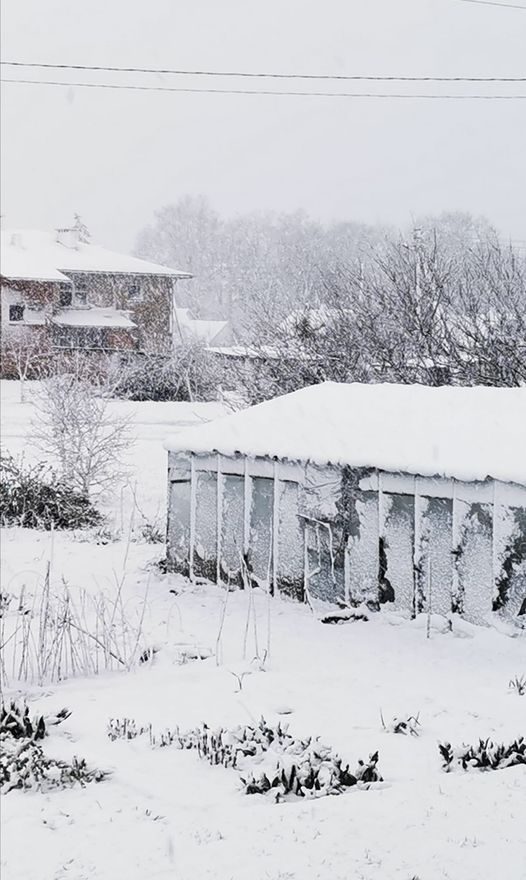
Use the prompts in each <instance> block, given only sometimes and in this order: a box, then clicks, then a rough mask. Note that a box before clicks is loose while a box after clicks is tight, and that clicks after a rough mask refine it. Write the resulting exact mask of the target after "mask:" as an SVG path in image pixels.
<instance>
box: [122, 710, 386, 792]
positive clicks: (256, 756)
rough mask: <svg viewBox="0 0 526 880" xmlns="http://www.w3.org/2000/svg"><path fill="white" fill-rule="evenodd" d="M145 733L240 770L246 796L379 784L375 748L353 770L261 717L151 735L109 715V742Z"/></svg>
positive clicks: (157, 742)
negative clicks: (254, 720)
mask: <svg viewBox="0 0 526 880" xmlns="http://www.w3.org/2000/svg"><path fill="white" fill-rule="evenodd" d="M145 735H147V736H148V737H149V742H150V745H152V746H154V747H164V746H170V745H173V746H175V748H179V749H192V750H195V751H197V753H198V755H199V757H200V758H203V759H204V760H206V761H208V762H209V763H210V764H212V765H218V764H221V765H222V766H223V767H230V768H232V769H236V770H238V772H239V774H240V779H241V782H242V785H243V789H244V791H245V793H246V794H266V793H267V792H271V794H272V796H273V797H274V798H275V799H276V801H279V800H280V799H283V798H284V797H286V796H288V795H290V796H294V797H323V796H324V795H327V794H339V793H341V792H342V791H344V790H345V789H346V788H348V787H350V786H354V785H357V786H359V787H362V788H368V787H369V786H370V785H371V784H372V783H375V782H381V781H382V777H381V776H380V773H379V771H378V767H377V764H378V752H375V753H374V754H372V755H371V756H370V758H369V760H368V761H366V762H364V761H358V764H357V767H356V769H355V770H354V771H353V772H351V771H350V769H349V764H346V765H344V764H343V762H342V759H341V758H340V757H339V756H338V755H337V754H335V753H334V752H333V750H332V748H331V747H330V746H326V745H323V744H322V743H321V742H320V740H319V739H317V738H313V737H307V738H306V739H304V740H302V739H298V738H295V737H293V736H292V735H291V734H290V733H289V726H288V724H286V723H284V722H281V721H279V722H278V723H277V724H275V725H272V724H267V722H266V721H265V719H264V718H261V720H260V722H259V724H258V725H257V726H252V725H240V726H238V727H235V728H232V729H230V730H227V729H225V728H217V729H214V728H211V727H209V726H208V725H207V724H202V725H201V726H200V727H198V728H195V729H194V730H190V731H186V732H183V731H181V730H180V729H179V728H178V727H176V728H173V729H167V730H165V731H162V732H160V733H154V732H153V730H152V725H151V724H148V725H145V726H140V725H137V724H136V722H135V721H134V720H133V719H130V718H124V719H110V722H109V724H108V736H109V738H110V739H111V740H116V739H135V738H136V737H138V736H145Z"/></svg>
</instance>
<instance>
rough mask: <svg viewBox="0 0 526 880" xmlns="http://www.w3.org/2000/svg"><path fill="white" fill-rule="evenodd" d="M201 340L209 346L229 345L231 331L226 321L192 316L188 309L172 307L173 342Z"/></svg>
mask: <svg viewBox="0 0 526 880" xmlns="http://www.w3.org/2000/svg"><path fill="white" fill-rule="evenodd" d="M192 341H197V342H202V343H203V344H204V345H205V346H206V347H207V348H208V347H210V346H223V345H230V343H231V342H232V331H231V328H230V325H229V323H228V321H210V320H204V319H202V318H194V316H193V314H192V312H191V310H190V309H181V308H175V309H174V342H175V344H177V343H178V342H192Z"/></svg>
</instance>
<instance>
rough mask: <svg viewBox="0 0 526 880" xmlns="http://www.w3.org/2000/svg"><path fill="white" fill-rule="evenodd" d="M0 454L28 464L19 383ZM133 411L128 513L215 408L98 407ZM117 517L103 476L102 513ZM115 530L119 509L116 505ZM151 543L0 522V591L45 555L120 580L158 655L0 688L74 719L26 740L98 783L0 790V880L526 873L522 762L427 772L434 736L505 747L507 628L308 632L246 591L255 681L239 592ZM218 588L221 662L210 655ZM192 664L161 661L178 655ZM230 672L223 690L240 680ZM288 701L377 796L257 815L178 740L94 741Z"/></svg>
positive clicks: (150, 504)
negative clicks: (360, 766) (75, 762)
mask: <svg viewBox="0 0 526 880" xmlns="http://www.w3.org/2000/svg"><path fill="white" fill-rule="evenodd" d="M1 391H2V418H3V444H4V445H5V446H6V447H7V448H8V449H9V450H10V451H12V452H14V453H19V452H20V451H22V450H24V451H25V454H26V455H28V454H29V450H30V446H29V445H28V442H27V441H28V435H29V433H30V430H31V428H30V420H31V414H32V404H31V402H30V401H31V393H32V385H31V383H28V401H29V402H28V403H23V404H22V403H19V402H18V399H17V398H18V383H16V382H2V383H1ZM112 406H114V408H115V412H118V413H119V414H124V413H127V414H129V415H130V417H131V418H132V422H133V431H134V434H135V438H136V439H135V443H134V446H133V449H132V450H131V453H130V461H131V466H132V468H133V476H132V480H133V481H135V483H136V489H137V495H138V499H139V504H140V506H141V509H143V508H144V509H145V510H146V512H147V515H148V516H151V515H153V514H154V513H155V511H156V510H157V511H159V510H160V511H161V515H162V516H164V506H165V491H166V490H165V483H166V461H165V454H164V453H163V450H162V440H163V437H164V435H165V434H166V431H167V430H168V427H169V426H172V429H173V427H174V426H175V425H178V426H179V428H181V429H182V428H183V427H184V423H186V424H188V423H190V422H195V421H202V420H203V419H206V418H211V417H213V416H217V415H218V413H219V412H220V411H221V407H220V406H219V405H216V404H177V403H130V402H126V401H114V402H113V403H112ZM108 513H109V515H111V514H113V517H114V521H115V522H116V523H118V522H119V521H120V519H121V497H120V488H119V487H116V489H115V493H114V496H113V498H112V499H111V500H110V507H109V508H108ZM124 519H125V522H126V520H127V517H126V516H125V517H124ZM163 553H164V547H163V546H162V545H157V546H155V545H151V544H146V543H144V542H141V541H138V540H132V541H131V542H129V541H128V533H127V527H126V525H125V528H124V530H123V534H122V536H121V539H119V540H116V541H110V542H109V543H107V544H101V543H96V541H95V536H94V535H92V534H90V533H89V532H88V533H78V534H73V535H70V534H65V533H56V534H55V535H54V536H53V535H51V534H49V533H44V532H36V531H31V530H22V529H16V528H11V529H4V530H3V532H2V560H1V565H2V568H1V571H0V575H1V579H2V588H3V590H4V591H9V592H11V593H15V594H19V593H20V591H21V590H22V587H23V586H24V587H25V593H26V599H27V597H28V595H30V594H31V593H33V592H38V591H39V590H40V588H41V584H42V582H43V578H44V575H45V572H46V569H47V564H48V562H50V563H51V591H52V592H53V591H54V590H57V591H58V590H60V589H61V585H62V578H64V579H65V580H66V582H67V583H68V584H69V585H70V588H71V589H72V590H76V589H80V588H82V589H84V590H86V591H88V592H89V593H92V594H98V593H99V592H100V591H103V592H105V593H107V594H108V595H111V596H114V595H115V589H116V583H121V582H122V585H123V586H122V605H123V607H124V608H125V609H126V614H127V615H128V616H130V617H131V616H133V615H134V614H135V613H137V612H140V610H141V608H142V607H143V604H144V602H145V599H146V597H147V604H146V614H145V617H144V628H145V643H146V644H147V645H150V646H155V647H156V648H157V649H158V652H157V653H156V654H155V655H154V658H153V661H152V662H151V663H148V664H145V665H141V666H139V667H138V669H136V670H134V671H132V672H129V673H127V672H116V673H107V674H103V675H99V676H97V677H89V678H88V677H82V678H80V677H79V678H72V679H67V680H65V681H62V682H60V683H48V684H45V685H44V686H43V687H38V686H36V685H29V686H28V685H22V684H21V685H18V686H17V685H16V683H15V684H12V685H11V689H6V690H5V692H4V697H5V698H7V699H10V698H11V696H14V695H15V693H25V694H27V695H28V697H29V699H30V703H31V707H32V709H34V711H37V709H38V711H43V712H44V713H46V714H47V713H54V712H56V711H57V710H59V709H60V708H62V707H63V706H67V707H69V709H70V710H71V711H72V715H71V717H70V718H68V719H67V721H65V722H64V723H63V724H61V725H59V726H57V727H53V728H52V729H51V732H50V736H49V737H48V738H47V739H46V740H44V742H43V746H44V749H45V751H47V752H48V753H49V754H52V755H55V756H57V757H60V758H62V759H68V758H71V757H72V756H73V755H78V756H81V757H84V758H86V760H87V761H88V763H89V764H90V765H92V766H98V767H101V768H104V769H108V770H110V771H111V772H112V775H111V777H110V778H109V779H108V780H106V781H104V782H101V783H99V784H97V785H95V784H92V785H88V786H87V787H86V788H85V789H80V788H78V787H76V788H73V789H71V790H65V791H57V792H51V793H49V794H39V793H38V792H30V793H21V792H16V791H15V792H12V793H10V794H9V795H6V796H5V797H3V798H2V816H1V818H2V844H3V846H2V852H1V874H2V880H41V878H46V880H47V878H49V880H68V878H74V880H88V878H89V880H116V878H119V880H120V878H124V877H125V878H127V880H144V878H148V880H169V878H170V880H175V878H177V880H247V878H249V877H250V880H327V878H331V880H349V878H353V880H354V878H356V880H411V878H413V877H414V876H417V877H419V878H421V880H495V878H497V877H498V878H499V880H520V878H522V877H523V876H524V865H525V864H526V823H525V822H524V790H525V782H526V767H524V766H522V767H513V768H508V769H505V770H499V771H494V772H488V773H475V772H472V773H463V772H460V771H456V772H452V773H450V774H446V773H444V772H443V770H442V769H441V765H440V758H439V754H438V749H437V742H439V741H443V740H448V741H450V742H452V744H453V745H460V744H462V743H463V742H466V743H475V742H476V741H477V740H478V738H479V737H484V738H485V737H488V736H490V737H491V738H493V739H494V740H497V741H499V742H500V741H504V742H509V741H511V740H512V739H514V738H515V737H517V736H519V735H521V734H524V733H525V709H526V703H525V702H524V701H525V700H526V697H519V696H518V695H516V694H514V693H512V692H511V691H510V689H509V687H508V682H509V681H510V679H512V678H513V677H514V676H515V675H521V674H523V673H526V666H525V661H526V648H525V645H526V642H525V634H524V633H523V632H517V631H515V634H516V637H515V638H512V637H510V635H509V634H507V631H506V630H504V629H503V631H502V632H500V631H497V630H496V629H491V628H483V627H474V626H471V625H469V624H467V623H466V622H463V621H461V620H457V619H454V622H453V631H452V632H450V631H449V630H448V627H447V624H446V621H445V620H444V619H443V618H440V617H438V616H434V617H433V618H432V620H431V624H432V626H431V632H430V638H429V639H427V638H426V619H425V618H423V617H419V618H417V619H416V620H415V621H412V622H410V621H408V620H405V619H404V618H403V617H402V616H401V615H398V614H396V613H393V612H390V613H384V612H382V613H381V614H376V615H370V617H371V619H370V620H369V621H368V622H354V623H345V624H342V625H339V626H328V625H323V624H321V623H320V622H319V620H318V619H317V616H316V615H315V614H313V613H312V612H311V611H310V609H309V608H308V607H307V606H303V605H300V604H298V603H293V602H289V601H286V600H283V599H275V600H272V601H271V602H270V629H269V630H268V629H267V613H268V610H269V608H268V606H267V597H266V595H265V594H264V593H263V592H262V591H260V590H255V591H254V600H255V608H256V621H257V635H258V640H259V652H260V655H261V653H262V651H263V649H264V648H265V647H266V646H267V636H268V633H269V632H270V657H269V659H268V660H267V661H266V663H265V664H264V670H265V671H258V669H257V666H256V665H255V664H252V663H251V662H250V661H251V660H252V657H253V656H254V655H255V653H256V647H255V642H254V631H253V628H252V627H251V628H250V630H249V642H248V651H247V655H246V659H243V641H244V637H245V624H246V620H247V604H248V598H249V597H248V594H247V593H245V592H241V591H240V592H234V593H229V594H225V593H224V592H223V591H221V590H219V589H217V588H216V587H213V586H211V585H207V584H202V585H191V584H190V583H189V582H188V581H186V580H184V579H183V578H182V577H181V576H178V575H174V574H166V575H162V574H160V572H159V570H158V569H157V568H156V567H155V566H154V563H155V562H156V561H157V560H158V559H159V558H161V557H162V555H163ZM226 596H227V597H228V600H227V605H226V614H225V624H224V629H223V636H222V649H223V662H222V663H221V664H220V665H216V662H215V658H214V656H213V655H214V652H215V644H216V639H217V634H218V623H219V619H220V615H221V612H222V609H223V607H224V601H225V597H226ZM195 647H201V648H208V649H209V651H210V653H211V654H212V656H211V657H210V659H207V660H201V661H199V660H198V661H189V662H187V663H183V664H182V663H181V662H180V658H181V654H182V653H183V652H184V650H186V649H187V648H195ZM242 672H245V673H247V672H248V673H249V674H245V675H244V676H243V679H242V689H241V691H239V687H238V680H237V679H236V677H235V675H237V676H239V675H240V674H241V673H242ZM285 709H286V710H287V712H288V714H287V717H286V720H287V722H289V724H290V729H291V732H293V733H294V734H297V735H300V736H308V735H310V734H314V735H319V736H320V737H322V739H323V741H324V742H326V743H328V744H329V745H331V746H333V747H334V748H335V749H336V750H337V751H339V752H340V754H341V755H342V757H343V758H344V759H345V760H349V761H350V762H351V764H353V763H354V762H355V761H357V760H358V759H359V758H365V759H366V758H367V757H368V755H369V753H370V752H372V751H374V750H376V749H379V752H380V764H379V766H380V770H381V772H382V775H383V776H384V778H385V781H386V786H387V787H385V788H383V789H380V790H377V791H368V792H367V791H356V790H353V789H351V790H350V792H349V793H348V794H346V795H342V796H340V797H330V798H323V799H319V800H314V801H303V800H301V801H297V802H294V803H287V804H283V805H276V804H273V803H271V802H270V801H268V800H266V799H264V798H261V797H259V796H250V797H249V796H246V795H244V794H242V792H241V791H240V787H239V782H238V777H237V774H236V773H235V771H232V770H227V769H224V768H222V767H211V766H209V765H208V764H207V763H206V762H203V761H200V760H199V758H198V757H197V755H196V754H195V753H194V752H180V751H177V750H175V749H171V748H164V749H156V750H155V749H151V748H150V747H149V745H148V742H147V739H146V740H144V739H137V740H133V741H130V742H125V741H117V742H110V741H109V740H108V738H107V736H106V724H107V722H108V720H109V719H110V717H113V718H116V717H121V718H122V717H125V716H128V717H132V718H135V719H136V720H137V721H138V722H139V723H148V722H152V724H153V725H154V727H155V728H157V729H163V728H165V727H167V726H175V725H176V724H179V725H180V726H181V728H183V729H184V728H189V727H191V726H194V725H197V724H199V723H201V722H203V721H207V722H209V723H210V724H213V725H219V724H222V725H226V726H233V725H236V724H239V723H254V721H255V722H257V720H258V719H259V717H260V716H261V715H264V716H265V718H266V719H267V720H269V721H276V720H277V719H278V717H280V713H282V712H283V711H284V710H285ZM380 710H381V711H382V714H383V716H384V718H385V720H386V723H388V722H389V721H390V720H391V719H392V717H393V716H395V715H398V716H401V715H403V714H412V715H416V714H417V713H420V716H419V718H420V723H421V728H420V731H421V732H420V736H419V737H411V736H400V735H394V734H390V733H386V732H384V731H383V730H382V726H381V722H380Z"/></svg>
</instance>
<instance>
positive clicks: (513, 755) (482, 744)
mask: <svg viewBox="0 0 526 880" xmlns="http://www.w3.org/2000/svg"><path fill="white" fill-rule="evenodd" d="M438 748H439V751H440V755H441V757H442V762H443V763H442V767H443V769H444V770H446V772H449V771H450V770H452V769H454V768H455V767H462V769H463V770H471V769H476V770H499V769H503V768H505V767H513V766H514V765H516V764H526V740H525V739H524V737H523V736H521V737H519V738H518V739H516V740H514V741H513V742H512V743H510V744H509V745H503V744H500V745H499V744H496V743H494V742H492V740H490V739H486V740H483V739H480V740H479V742H478V744H477V745H476V746H466V745H463V746H461V747H458V748H453V746H452V745H451V744H450V743H447V742H446V743H439V746H438Z"/></svg>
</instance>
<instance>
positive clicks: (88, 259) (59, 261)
mask: <svg viewBox="0 0 526 880" xmlns="http://www.w3.org/2000/svg"><path fill="white" fill-rule="evenodd" d="M56 238H57V235H56V232H55V231H53V232H44V231H40V230H33V229H5V230H3V231H2V233H1V255H2V270H1V271H2V275H3V276H4V277H5V278H12V279H16V278H19V279H20V278H23V279H28V280H33V281H38V280H40V281H66V282H69V278H68V277H67V274H68V271H71V272H73V271H75V272H110V273H115V274H133V275H165V276H168V277H171V278H190V277H191V275H190V274H189V273H188V272H181V271H179V270H177V269H171V268H169V267H168V266H161V265H159V264H158V263H150V262H148V261H147V260H140V259H138V258H137V257H131V256H129V255H128V254H119V253H115V252H114V251H110V250H107V249H106V248H103V247H100V246H99V245H96V244H87V243H85V242H79V243H78V246H77V247H67V246H65V245H63V244H61V243H59V242H57V240H56Z"/></svg>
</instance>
